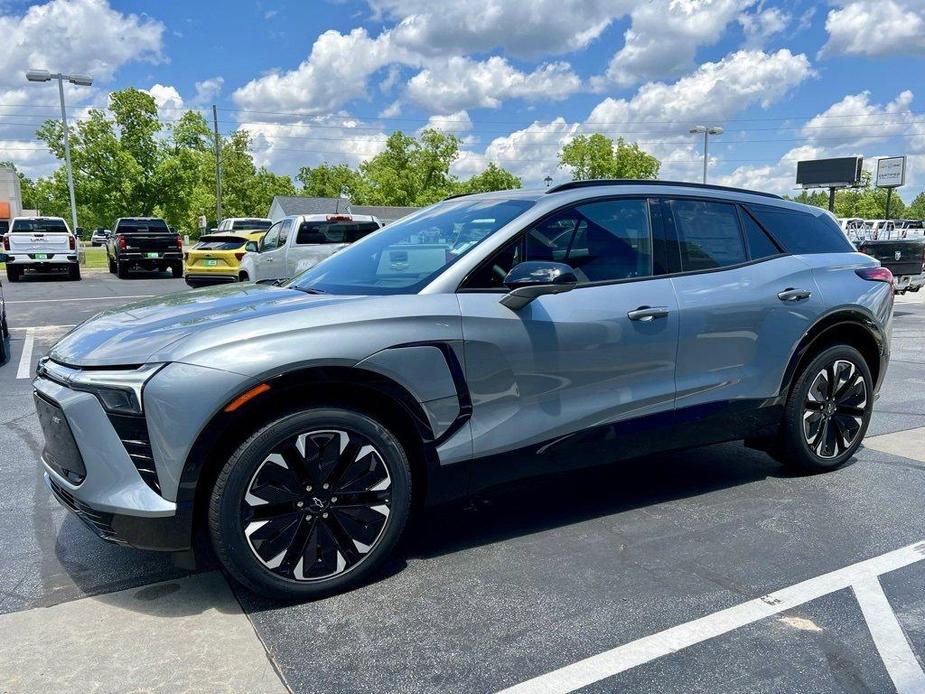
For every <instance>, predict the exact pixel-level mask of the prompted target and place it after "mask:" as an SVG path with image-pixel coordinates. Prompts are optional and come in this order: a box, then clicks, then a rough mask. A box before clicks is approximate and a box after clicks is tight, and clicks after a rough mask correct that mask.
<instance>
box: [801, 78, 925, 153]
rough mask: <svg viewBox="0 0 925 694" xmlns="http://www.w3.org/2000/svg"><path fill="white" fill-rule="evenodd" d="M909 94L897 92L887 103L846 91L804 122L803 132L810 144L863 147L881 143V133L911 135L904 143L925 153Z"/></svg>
mask: <svg viewBox="0 0 925 694" xmlns="http://www.w3.org/2000/svg"><path fill="white" fill-rule="evenodd" d="M912 99H913V95H912V92H911V91H909V90H905V91H903V92H901V93H900V94H899V95H898V96H897V97H896V98H895V99H894V100H893V101H891V102H889V103H888V104H872V103H870V92H867V91H864V92H861V93H860V94H849V95H848V96H845V97H844V98H843V99H842V100H841V101H839V102H837V103H835V104H832V105H831V106H830V107H829V108H827V109H826V110H825V111H823V112H822V113H820V114H819V115H817V116H814V117H813V118H812V119H810V120H809V121H807V123H806V125H805V126H803V135H804V136H805V137H807V138H808V139H809V140H810V141H811V142H814V143H825V146H826V147H828V148H829V149H833V148H837V147H852V148H864V147H867V146H870V145H872V144H875V143H878V142H883V139H884V137H885V136H891V135H892V136H895V135H913V136H915V137H913V138H911V139H910V140H909V142H908V143H907V146H908V147H910V148H912V149H913V150H915V151H923V152H925V125H923V124H922V123H921V122H919V119H917V118H916V114H915V113H913V111H912V109H911V106H912Z"/></svg>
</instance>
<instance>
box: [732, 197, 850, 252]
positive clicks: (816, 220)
mask: <svg viewBox="0 0 925 694" xmlns="http://www.w3.org/2000/svg"><path fill="white" fill-rule="evenodd" d="M748 211H749V212H751V213H752V214H753V215H754V217H755V219H757V220H758V221H759V222H760V223H761V226H763V227H764V228H765V229H767V230H768V232H769V233H770V234H771V236H773V237H774V240H775V241H777V242H778V243H779V244H780V245H781V246H783V248H784V250H785V251H787V252H788V253H797V254H800V253H851V252H852V251H854V247H853V246H852V245H851V243H850V242H849V241H848V239H847V238H845V235H844V234H843V233H842V232H841V229H839V227H838V223H837V222H836V221H835V220H833V219H832V218H831V217H829V215H827V214H821V215H819V216H818V217H816V216H814V215H812V214H809V213H808V212H797V211H794V210H787V209H784V208H780V207H765V206H764V205H749V207H748Z"/></svg>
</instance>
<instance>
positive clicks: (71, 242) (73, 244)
mask: <svg viewBox="0 0 925 694" xmlns="http://www.w3.org/2000/svg"><path fill="white" fill-rule="evenodd" d="M67 246H68V248H70V249H71V250H72V251H73V250H76V249H77V237H76V236H69V237H68V240H67Z"/></svg>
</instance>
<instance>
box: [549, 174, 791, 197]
mask: <svg viewBox="0 0 925 694" xmlns="http://www.w3.org/2000/svg"><path fill="white" fill-rule="evenodd" d="M598 186H670V187H681V188H699V189H701V190H725V191H727V192H731V193H747V194H749V195H761V196H764V197H766V198H775V199H777V200H782V199H783V198H781V196H780V195H775V194H774V193H763V192H760V191H757V190H747V189H745V188H732V187H730V186H715V185H712V184H710V183H688V182H686V181H661V180H658V181H650V180H640V179H629V178H614V179H607V178H596V179H592V180H590V181H570V182H568V183H562V184H560V185H557V186H553V187H552V188H549V189H548V190H547V191H546V193H547V194H548V193H559V192H562V191H563V190H575V189H578V188H595V187H598Z"/></svg>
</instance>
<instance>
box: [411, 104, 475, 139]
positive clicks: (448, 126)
mask: <svg viewBox="0 0 925 694" xmlns="http://www.w3.org/2000/svg"><path fill="white" fill-rule="evenodd" d="M425 128H432V129H434V130H442V131H443V132H445V133H452V134H454V135H457V136H458V135H459V134H460V133H464V132H466V131H467V130H472V118H470V117H469V112H468V111H465V110H463V111H456V112H455V113H448V114H446V115H433V116H431V117H430V118H428V119H427V125H425V126H424V128H421V130H424V129H425Z"/></svg>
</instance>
